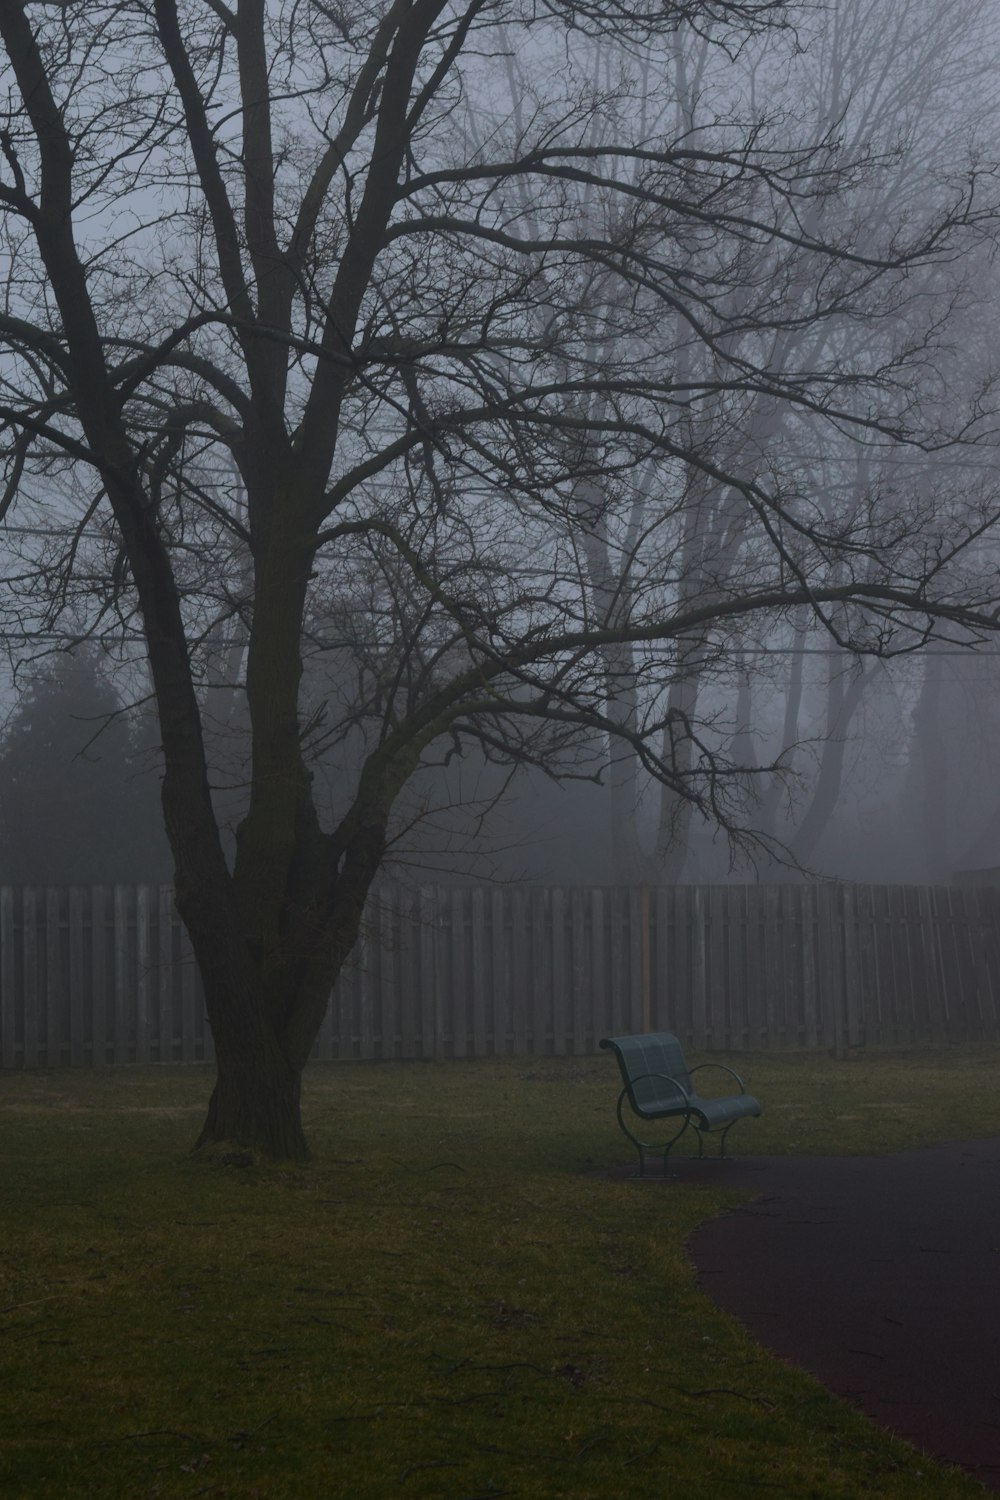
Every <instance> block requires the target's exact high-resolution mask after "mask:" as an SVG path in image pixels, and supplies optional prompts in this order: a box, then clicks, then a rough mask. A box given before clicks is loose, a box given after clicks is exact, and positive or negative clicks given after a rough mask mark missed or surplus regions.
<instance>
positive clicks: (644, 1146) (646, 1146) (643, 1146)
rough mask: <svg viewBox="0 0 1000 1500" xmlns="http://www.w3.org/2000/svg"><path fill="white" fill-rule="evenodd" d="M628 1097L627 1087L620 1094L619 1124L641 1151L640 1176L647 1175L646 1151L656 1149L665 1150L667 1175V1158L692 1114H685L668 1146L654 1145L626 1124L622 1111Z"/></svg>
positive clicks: (699, 1150) (699, 1151) (639, 1151)
mask: <svg viewBox="0 0 1000 1500" xmlns="http://www.w3.org/2000/svg"><path fill="white" fill-rule="evenodd" d="M627 1098H628V1090H627V1089H622V1091H621V1094H620V1095H619V1096H618V1124H619V1125H620V1126H621V1129H622V1133H623V1134H624V1135H626V1136H628V1138H629V1140H630V1141H631V1142H632V1144H633V1146H634V1147H635V1149H636V1150H637V1151H638V1153H639V1176H640V1177H645V1175H646V1152H647V1151H655V1152H660V1151H662V1152H663V1175H664V1177H665V1176H666V1175H667V1159H668V1157H669V1156H670V1152H671V1150H672V1148H673V1147H674V1146H676V1144H677V1142H678V1141H679V1140H680V1138H681V1136H682V1135H683V1134H684V1132H685V1130H687V1128H688V1126H689V1125H690V1124H691V1116H690V1114H685V1115H684V1118H683V1120H682V1123H681V1128H680V1130H678V1132H677V1134H676V1135H673V1136H671V1137H670V1140H669V1141H668V1142H667V1144H666V1146H660V1145H653V1143H652V1142H651V1141H643V1140H640V1139H639V1137H638V1136H637V1135H635V1134H634V1133H633V1132H632V1131H631V1130H629V1128H628V1126H627V1125H626V1123H625V1117H624V1114H623V1113H622V1106H623V1104H624V1103H625V1100H626V1099H627ZM697 1135H698V1155H699V1156H700V1155H701V1154H702V1144H701V1131H700V1130H699V1131H698V1132H697Z"/></svg>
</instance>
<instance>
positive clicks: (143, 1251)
mask: <svg viewBox="0 0 1000 1500" xmlns="http://www.w3.org/2000/svg"><path fill="white" fill-rule="evenodd" d="M725 1061H728V1062H730V1063H731V1064H733V1065H734V1066H736V1067H737V1068H738V1069H739V1070H740V1071H741V1072H743V1073H744V1075H745V1076H746V1077H747V1079H748V1083H749V1085H750V1086H751V1088H752V1090H753V1092H755V1093H757V1095H758V1096H759V1097H760V1098H761V1099H762V1100H763V1101H764V1103H765V1114H764V1116H763V1118H762V1119H761V1120H759V1121H747V1122H743V1123H742V1124H741V1125H739V1126H738V1127H737V1128H736V1130H735V1131H734V1132H733V1135H732V1137H731V1138H730V1140H731V1145H732V1146H733V1147H735V1148H736V1150H741V1149H742V1150H743V1151H745V1152H753V1153H755V1154H759V1153H773V1152H783V1151H795V1152H810V1153H845V1152H860V1151H889V1150H896V1149H902V1148H905V1147H907V1146H915V1145H922V1144H927V1143H930V1142H934V1141H942V1140H955V1139H961V1138H965V1137H969V1138H971V1137H976V1136H985V1135H992V1134H1000V1090H998V1089H997V1087H996V1074H997V1068H998V1064H1000V1055H998V1054H997V1053H996V1052H994V1051H956V1052H951V1053H947V1054H937V1055H930V1054H913V1055H910V1056H903V1055H871V1054H868V1055H863V1056H861V1057H858V1058H854V1059H851V1060H848V1061H836V1060H833V1059H830V1058H827V1057H825V1056H774V1055H757V1056H752V1057H748V1056H741V1057H739V1058H727V1059H725ZM210 1082H211V1080H210V1075H209V1074H208V1072H207V1071H205V1070H203V1069H200V1068H193V1069H180V1068H176V1069H174V1068H164V1069H150V1070H146V1071H141V1072H140V1071H132V1070H115V1071H108V1072H102V1073H97V1072H93V1073H90V1072H85V1071H67V1072H59V1073H34V1074H6V1075H0V1173H2V1178H0V1181H2V1183H3V1202H4V1207H5V1212H4V1215H3V1221H2V1226H0V1409H2V1411H3V1423H2V1429H0V1493H2V1494H3V1495H5V1496H7V1495H9V1496H11V1497H12V1500H13V1497H19V1496H25V1497H28V1496H53V1497H59V1500H74V1497H79V1500H111V1497H115V1500H125V1497H127V1500H147V1497H149V1500H155V1497H164V1500H167V1497H180V1496H183V1497H191V1500H193V1497H195V1496H209V1497H262V1500H272V1497H273V1500H284V1497H289V1500H292V1497H294V1500H311V1497H313V1496H317V1497H326V1496H335V1495H336V1496H339V1495H344V1496H350V1497H356V1500H382V1497H390V1496H391V1497H397V1496H398V1497H404V1500H406V1497H434V1500H439V1497H440V1500H451V1497H454V1500H474V1497H482V1500H494V1497H500V1496H517V1497H525V1500H528V1497H547V1496H566V1497H573V1500H617V1497H633V1496H634V1497H636V1500H649V1497H651V1496H657V1497H660V1496H665V1497H669V1496H678V1497H681V1496H683V1497H685V1500H717V1497H718V1496H720V1495H727V1496H747V1497H749V1496H751V1495H752V1496H758V1495H760V1494H762V1493H763V1494H772V1495H782V1496H787V1497H794V1500H807V1497H821V1500H827V1497H829V1500H833V1497H840V1496H843V1497H845V1500H847V1497H856V1496H859V1495H865V1494H868V1495H872V1496H875V1497H880V1500H881V1497H885V1500H897V1497H898V1500H904V1497H905V1500H911V1497H913V1496H920V1495H927V1496H934V1497H943V1500H948V1497H955V1500H958V1497H960V1496H969V1497H971V1496H973V1495H976V1494H982V1490H981V1489H980V1487H979V1486H978V1485H977V1484H976V1483H975V1482H974V1481H973V1480H972V1479H971V1478H969V1477H967V1476H965V1475H963V1474H961V1473H960V1472H958V1471H954V1470H947V1469H944V1468H942V1467H940V1466H938V1465H936V1464H934V1463H933V1462H931V1461H930V1460H928V1459H926V1458H924V1457H923V1456H921V1455H920V1454H918V1453H917V1452H916V1451H915V1450H914V1449H912V1448H910V1447H908V1446H907V1445H906V1444H904V1443H902V1442H900V1441H898V1440H897V1439H895V1438H894V1437H892V1436H891V1435H890V1434H888V1433H884V1432H880V1431H878V1430H876V1429H875V1428H874V1427H872V1426H871V1425H870V1424H869V1423H868V1422H867V1421H865V1419H864V1418H863V1417H861V1416H860V1415H859V1414H858V1413H856V1412H855V1411H853V1410H852V1409H851V1408H850V1407H849V1406H847V1405H846V1404H845V1403H843V1402H841V1401H839V1400H837V1399H836V1398H834V1397H833V1396H831V1395H829V1394H828V1393H827V1392H825V1391H824V1390H823V1389H822V1388H821V1387H820V1386H818V1385H817V1384H816V1383H815V1382H813V1381H812V1380H810V1379H809V1378H807V1377H806V1376H805V1375H803V1374H801V1373H799V1372H798V1371H795V1370H793V1369H791V1368H789V1367H787V1366H784V1365H782V1364H781V1363H780V1362H779V1361H777V1360H775V1359H773V1358H772V1357H771V1356H770V1355H768V1354H767V1353H765V1352H764V1351H763V1350H761V1349H760V1348H759V1347H757V1346H756V1345H755V1344H753V1343H752V1342H751V1340H750V1339H749V1338H748V1337H747V1336H746V1335H745V1334H744V1333H743V1332H742V1330H741V1329H740V1327H739V1326H738V1325H737V1324H736V1323H735V1322H733V1321H732V1320H731V1319H729V1318H728V1317H726V1316H725V1315H724V1314H722V1313H721V1312H720V1311H718V1310H717V1309H716V1308H715V1307H714V1305H713V1304H712V1303H711V1302H709V1301H708V1300H707V1299H706V1298H705V1297H704V1296H703V1295H702V1294H701V1293H700V1291H699V1290H698V1289H697V1287H696V1285H695V1281H694V1277H693V1273H692V1271H691V1268H690V1265H689V1263H688V1261H687V1258H686V1256H685V1252H684V1241H685V1238H686V1236H687V1235H688V1234H689V1233H690V1232H691V1230H692V1229H693V1228H694V1227H695V1225H697V1224H698V1223H699V1222H701V1221H702V1220H704V1219H705V1218H707V1217H710V1216H711V1215H714V1214H716V1213H718V1212H719V1211H720V1210H721V1209H723V1208H725V1207H726V1206H729V1205H732V1204H734V1203H736V1202H739V1201H741V1197H742V1195H740V1194H738V1193H735V1192H733V1191H723V1190H720V1189H717V1188H712V1187H711V1186H701V1185H697V1186H688V1185H685V1186H677V1185H675V1186H673V1187H671V1186H670V1185H663V1184H639V1183H636V1182H632V1181H620V1180H610V1179H609V1178H608V1177H607V1176H605V1175H603V1173H604V1171H605V1169H607V1168H609V1167H611V1166H613V1165H614V1164H616V1163H620V1162H621V1161H623V1160H624V1159H626V1157H627V1155H628V1152H627V1147H626V1145H625V1143H624V1142H623V1141H622V1139H621V1137H620V1136H619V1135H618V1133H617V1128H616V1126H615V1122H614V1101H615V1098H616V1095H617V1083H616V1071H615V1069H614V1065H613V1063H612V1061H611V1060H610V1059H609V1058H607V1057H604V1056H603V1055H602V1056H601V1057H599V1058H593V1059H591V1058H585V1059H577V1058H558V1059H556V1058H552V1059H546V1060H540V1059H529V1058H521V1059H504V1060H501V1061H496V1062H476V1063H465V1062H448V1063H432V1064H420V1063H408V1064H353V1065H352V1064H340V1065H337V1064H334V1065H327V1066H321V1067H315V1068H313V1069H311V1070H310V1071H309V1073H308V1074H307V1080H306V1115H307V1128H308V1132H309V1135H310V1139H311V1141H312V1144H313V1147H314V1150H315V1160H314V1161H313V1162H312V1163H310V1164H308V1165H307V1166H304V1167H294V1168H282V1167H254V1166H251V1167H245V1166H244V1167H241V1166H223V1165H221V1164H220V1160H219V1159H218V1157H217V1158H216V1160H214V1161H212V1160H207V1159H204V1158H194V1159H192V1158H191V1157H190V1156H189V1155H188V1147H189V1146H190V1144H191V1142H192V1140H193V1139H194V1137H195V1135H196V1133H197V1127H198V1125H199V1123H200V1116H201V1113H202V1111H203V1108H204V1104H205V1101H206V1099H207V1096H208V1092H209V1089H210Z"/></svg>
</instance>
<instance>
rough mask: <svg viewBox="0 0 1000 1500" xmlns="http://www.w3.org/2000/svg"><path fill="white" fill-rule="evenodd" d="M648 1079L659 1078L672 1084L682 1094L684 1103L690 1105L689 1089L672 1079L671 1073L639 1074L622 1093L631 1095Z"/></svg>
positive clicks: (630, 1080)
mask: <svg viewBox="0 0 1000 1500" xmlns="http://www.w3.org/2000/svg"><path fill="white" fill-rule="evenodd" d="M647 1078H659V1079H660V1080H661V1081H662V1082H663V1083H672V1084H673V1086H674V1088H675V1089H676V1090H677V1092H678V1093H679V1094H680V1096H681V1100H682V1102H683V1103H684V1104H688V1103H690V1101H691V1095H690V1094H689V1093H688V1091H687V1089H686V1088H685V1087H684V1085H683V1084H682V1083H679V1082H678V1081H677V1079H676V1078H671V1076H670V1074H669V1073H638V1074H637V1075H636V1076H635V1078H630V1079H629V1081H628V1083H627V1084H626V1085H625V1087H624V1089H623V1090H622V1093H624V1094H631V1092H632V1090H633V1089H634V1088H635V1086H636V1084H637V1083H643V1082H644V1081H645V1080H646V1079H647Z"/></svg>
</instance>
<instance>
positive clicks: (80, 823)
mask: <svg viewBox="0 0 1000 1500" xmlns="http://www.w3.org/2000/svg"><path fill="white" fill-rule="evenodd" d="M153 731H154V726H153V724H152V722H151V721H150V720H149V719H148V718H147V719H146V720H145V721H143V720H141V719H139V718H138V717H137V716H136V715H134V714H129V713H127V712H126V711H125V708H124V707H123V705H122V702H121V700H120V698H119V696H118V694H117V692H116V691H115V687H114V684H113V683H112V682H111V680H110V678H109V677H108V676H107V674H106V673H105V672H104V671H102V669H101V662H100V656H99V654H98V653H97V652H96V651H94V650H88V649H86V648H82V649H80V650H77V651H75V652H72V653H69V652H64V653H60V654H59V655H56V656H52V657H49V658H48V659H47V661H46V662H45V664H44V665H39V666H37V667H36V668H35V669H34V671H33V672H32V674H31V675H30V679H29V681H28V682H27V683H26V684H25V685H24V687H23V690H22V691H21V693H20V695H19V697H18V700H17V706H16V708H15V709H14V710H13V712H12V713H11V715H10V717H9V718H8V720H7V723H6V725H5V726H4V730H3V734H2V736H0V883H3V884H8V885H67V884H69V885H77V884H78V885H91V884H108V885H113V884H116V883H121V882H127V881H138V880H148V881H159V880H162V881H169V879H170V878H171V862H170V850H169V848H168V846H167V841H166V837H165V835H164V832H163V817H162V814H161V812H160V797H159V792H160V776H159V768H158V763H157V762H158V755H157V745H156V742H155V739H154V733H153Z"/></svg>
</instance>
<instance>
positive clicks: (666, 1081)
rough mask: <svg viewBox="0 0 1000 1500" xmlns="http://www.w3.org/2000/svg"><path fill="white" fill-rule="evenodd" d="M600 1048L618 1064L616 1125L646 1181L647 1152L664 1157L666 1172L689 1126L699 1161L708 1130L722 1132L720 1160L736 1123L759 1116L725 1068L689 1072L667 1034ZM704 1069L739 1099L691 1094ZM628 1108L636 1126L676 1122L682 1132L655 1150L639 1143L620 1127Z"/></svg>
mask: <svg viewBox="0 0 1000 1500" xmlns="http://www.w3.org/2000/svg"><path fill="white" fill-rule="evenodd" d="M601 1046H602V1047H605V1048H607V1049H609V1050H610V1051H613V1052H614V1054H615V1056H616V1057H617V1059H618V1067H619V1069H620V1071H621V1075H622V1082H623V1083H624V1085H625V1087H624V1088H623V1089H622V1091H621V1093H620V1094H619V1096H618V1123H619V1125H620V1126H621V1128H622V1130H623V1131H624V1133H625V1135H627V1136H628V1138H629V1140H630V1141H631V1142H632V1144H633V1146H635V1147H636V1149H637V1150H638V1152H639V1176H640V1177H642V1176H644V1175H645V1171H646V1152H647V1151H654V1152H657V1151H662V1152H663V1170H664V1172H666V1170H667V1157H668V1156H669V1155H670V1148H671V1147H672V1146H673V1145H675V1143H676V1142H677V1141H679V1140H680V1138H681V1136H682V1135H683V1134H684V1132H685V1130H687V1128H688V1126H689V1125H693V1126H694V1127H695V1130H696V1131H697V1133H698V1155H699V1156H702V1155H703V1154H704V1152H703V1147H702V1138H703V1136H704V1135H705V1133H706V1132H707V1131H709V1130H716V1129H718V1128H720V1127H721V1129H722V1139H721V1141H720V1143H719V1156H720V1157H722V1156H725V1154H726V1136H727V1135H728V1134H729V1132H730V1130H732V1128H733V1126H734V1125H735V1124H736V1121H737V1120H742V1119H743V1118H744V1116H746V1115H759V1114H760V1113H761V1107H760V1105H759V1104H758V1102H757V1100H756V1099H755V1098H754V1097H753V1095H752V1094H748V1093H747V1091H746V1088H745V1086H744V1083H743V1079H742V1078H741V1077H740V1075H739V1074H738V1073H734V1072H733V1070H732V1068H727V1067H726V1066H725V1064H724V1063H714V1062H707V1063H699V1064H698V1066H697V1067H695V1068H691V1069H690V1071H689V1069H688V1065H687V1063H686V1062H685V1061H684V1052H683V1050H682V1048H681V1044H680V1042H679V1041H678V1040H677V1038H676V1037H675V1036H674V1035H673V1033H672V1032H669V1031H652V1032H648V1033H646V1034H645V1035H643V1036H606V1037H604V1039H603V1040H602V1042H601ZM705 1068H719V1069H721V1070H722V1071H723V1072H724V1073H728V1074H729V1076H730V1077H731V1078H735V1080H736V1082H737V1083H738V1084H739V1090H740V1091H739V1093H738V1094H726V1095H724V1096H722V1097H721V1098H715V1099H703V1098H702V1096H701V1095H700V1094H697V1093H696V1092H695V1090H694V1086H693V1084H692V1082H691V1080H692V1078H693V1076H694V1074H695V1073H700V1072H702V1071H703V1070H704V1069H705ZM626 1103H627V1104H628V1106H629V1108H630V1110H631V1111H632V1114H633V1115H636V1116H638V1118H639V1119H640V1120H667V1119H680V1121H681V1128H680V1130H678V1132H677V1134H676V1135H672V1136H671V1137H670V1140H669V1141H668V1142H667V1144H666V1146H654V1145H651V1144H650V1143H649V1142H648V1141H643V1140H640V1139H639V1137H638V1136H637V1135H636V1134H635V1133H634V1132H633V1131H632V1130H630V1129H629V1127H628V1125H627V1124H626V1122H625V1115H624V1113H623V1111H624V1107H625V1105H626Z"/></svg>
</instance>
